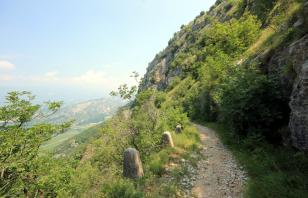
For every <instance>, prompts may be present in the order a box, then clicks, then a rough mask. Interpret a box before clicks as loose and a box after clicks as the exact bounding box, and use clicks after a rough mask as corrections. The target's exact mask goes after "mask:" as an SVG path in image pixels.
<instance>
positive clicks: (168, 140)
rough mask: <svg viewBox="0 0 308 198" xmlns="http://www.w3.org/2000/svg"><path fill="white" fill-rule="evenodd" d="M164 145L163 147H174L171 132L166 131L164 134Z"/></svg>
mask: <svg viewBox="0 0 308 198" xmlns="http://www.w3.org/2000/svg"><path fill="white" fill-rule="evenodd" d="M162 144H163V146H167V147H168V146H170V147H174V143H173V140H172V136H171V133H170V132H169V131H166V132H164V133H163V136H162Z"/></svg>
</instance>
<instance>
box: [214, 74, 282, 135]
mask: <svg viewBox="0 0 308 198" xmlns="http://www.w3.org/2000/svg"><path fill="white" fill-rule="evenodd" d="M221 87H222V96H221V103H220V109H221V110H220V116H221V119H222V120H223V121H224V122H225V123H227V124H229V126H231V127H232V128H233V129H234V130H235V131H237V132H239V133H242V134H249V133H260V134H263V135H265V136H267V137H271V138H277V137H279V136H278V135H275V134H274V132H275V131H277V125H278V126H279V123H284V120H283V119H284V113H288V112H284V111H285V110H287V109H288V104H287V101H283V99H282V98H281V95H282V93H281V88H280V87H279V82H277V80H275V79H271V78H270V77H267V76H265V75H262V74H258V73H256V72H255V71H243V72H239V73H238V74H237V75H236V76H234V77H233V78H230V80H229V81H227V82H226V83H225V84H223V85H222V86H221Z"/></svg>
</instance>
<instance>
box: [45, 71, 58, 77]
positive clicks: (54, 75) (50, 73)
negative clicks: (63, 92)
mask: <svg viewBox="0 0 308 198" xmlns="http://www.w3.org/2000/svg"><path fill="white" fill-rule="evenodd" d="M57 75H58V71H49V72H47V73H45V76H46V77H47V78H55V77H56V76H57Z"/></svg>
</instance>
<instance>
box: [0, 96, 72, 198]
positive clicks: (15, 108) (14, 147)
mask: <svg viewBox="0 0 308 198" xmlns="http://www.w3.org/2000/svg"><path fill="white" fill-rule="evenodd" d="M34 99H35V97H34V96H33V95H32V94H31V93H30V92H10V93H8V95H7V96H6V103H5V105H3V106H0V153H1V154H0V170H1V175H0V177H1V180H0V194H1V195H4V194H7V195H10V196H20V195H22V194H23V195H24V196H34V194H37V193H38V192H39V191H41V190H43V188H42V186H40V185H39V183H40V181H41V177H40V174H39V173H38V169H39V168H38V167H37V165H35V166H34V164H36V163H38V161H40V160H39V148H40V146H41V145H42V144H43V143H44V142H46V141H47V140H49V139H50V138H51V137H52V136H53V135H55V134H59V133H62V132H64V131H65V130H66V129H67V128H68V127H69V126H70V125H71V123H70V122H66V123H63V124H58V125H54V124H48V123H37V124H33V123H31V121H33V120H34V119H35V118H39V117H45V116H48V115H51V114H52V113H54V112H56V111H57V110H58V109H59V108H60V106H61V102H47V103H45V105H46V106H47V109H48V111H46V110H43V109H46V107H45V106H42V105H37V104H33V100H34ZM40 165H42V166H45V164H40Z"/></svg>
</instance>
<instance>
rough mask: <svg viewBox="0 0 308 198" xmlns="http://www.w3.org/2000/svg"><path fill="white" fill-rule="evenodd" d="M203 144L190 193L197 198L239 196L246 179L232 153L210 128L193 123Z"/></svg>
mask: <svg viewBox="0 0 308 198" xmlns="http://www.w3.org/2000/svg"><path fill="white" fill-rule="evenodd" d="M195 126H196V127H197V128H198V130H199V131H200V135H201V140H202V144H203V150H202V155H203V156H204V159H203V160H200V161H199V163H198V169H197V171H196V174H197V176H196V183H195V185H194V187H193V189H192V194H193V195H195V197H198V198H238V197H239V198H240V197H242V192H243V190H244V184H245V181H246V180H247V176H246V173H245V172H244V171H243V169H242V167H239V166H238V165H237V163H236V161H235V160H234V158H233V156H232V154H231V153H230V151H229V150H227V149H226V148H225V147H224V145H223V144H222V143H221V141H220V140H219V138H218V137H217V134H216V133H215V131H213V130H212V129H209V128H206V127H204V126H201V125H197V124H196V125H195Z"/></svg>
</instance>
